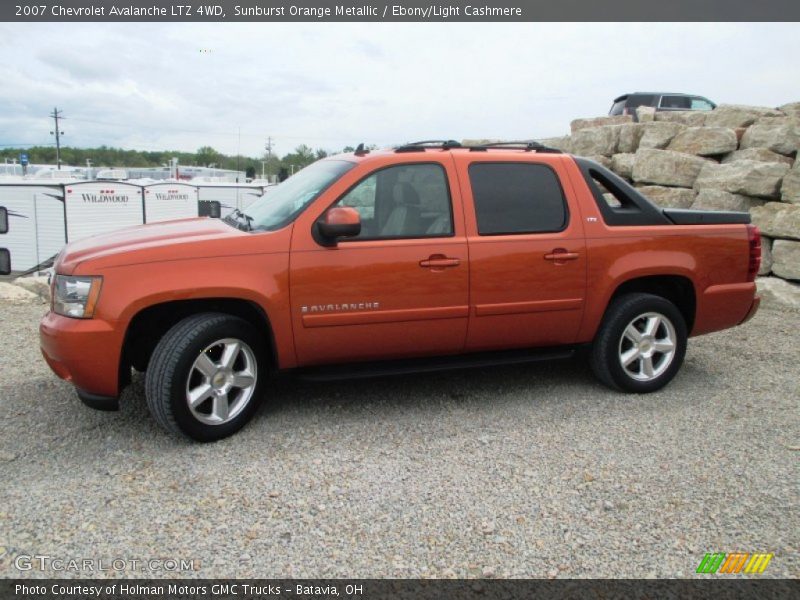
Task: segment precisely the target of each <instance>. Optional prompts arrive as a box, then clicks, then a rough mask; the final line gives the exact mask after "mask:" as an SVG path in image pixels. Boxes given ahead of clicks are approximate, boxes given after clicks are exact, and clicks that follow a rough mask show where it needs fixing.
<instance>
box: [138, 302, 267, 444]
mask: <svg viewBox="0 0 800 600" xmlns="http://www.w3.org/2000/svg"><path fill="white" fill-rule="evenodd" d="M264 356H265V353H264V342H263V339H262V338H261V337H260V336H259V335H258V334H257V333H255V332H254V331H253V327H252V326H251V325H250V324H249V323H248V322H247V321H244V320H243V319H240V318H238V317H233V316H230V315H226V314H221V313H201V314H197V315H193V316H191V317H187V318H186V319H184V320H182V321H180V322H179V323H178V324H177V325H175V326H174V327H172V329H170V330H169V331H168V332H167V333H166V335H164V337H163V338H161V340H160V341H159V342H158V344H157V345H156V348H155V350H154V351H153V356H152V358H151V359H150V364H149V366H148V369H147V374H146V376H145V395H146V397H147V405H148V407H149V409H150V412H151V413H152V414H153V417H154V418H155V419H156V421H157V422H158V423H159V425H161V426H162V427H163V428H164V429H166V430H167V431H171V432H173V433H178V434H183V435H186V436H188V437H190V438H192V439H194V440H197V441H200V442H211V441H214V440H218V439H221V438H224V437H227V436H229V435H232V434H233V433H235V432H237V431H238V430H239V429H241V428H242V427H244V425H245V424H246V423H247V421H249V420H250V418H251V417H252V416H253V414H254V413H255V411H256V409H257V408H258V404H259V401H260V399H261V396H262V393H263V388H264V380H265V379H266V373H267V370H266V362H265V360H264Z"/></svg>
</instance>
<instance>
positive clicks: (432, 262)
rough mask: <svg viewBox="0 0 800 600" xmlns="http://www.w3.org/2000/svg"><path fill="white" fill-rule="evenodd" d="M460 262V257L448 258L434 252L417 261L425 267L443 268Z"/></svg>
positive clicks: (454, 265) (455, 265)
mask: <svg viewBox="0 0 800 600" xmlns="http://www.w3.org/2000/svg"><path fill="white" fill-rule="evenodd" d="M460 264H461V260H460V259H458V258H448V257H447V256H445V255H444V254H434V255H432V256H429V257H428V258H426V259H425V260H421V261H419V266H420V267H424V268H426V269H444V268H446V267H457V266H458V265H460Z"/></svg>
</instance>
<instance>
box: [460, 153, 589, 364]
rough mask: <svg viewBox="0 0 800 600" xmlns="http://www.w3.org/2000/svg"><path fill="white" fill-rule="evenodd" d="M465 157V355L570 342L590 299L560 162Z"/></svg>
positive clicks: (583, 254)
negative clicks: (468, 296)
mask: <svg viewBox="0 0 800 600" xmlns="http://www.w3.org/2000/svg"><path fill="white" fill-rule="evenodd" d="M529 157H530V155H524V154H521V155H520V158H519V159H515V160H505V159H504V161H502V162H498V161H497V160H496V159H494V160H493V159H492V156H491V155H490V154H488V153H487V154H485V155H482V156H478V155H475V154H472V155H467V156H465V157H464V158H463V159H462V161H461V162H459V165H458V174H459V178H460V180H461V181H462V184H463V182H469V186H465V189H464V193H463V201H464V207H465V212H466V214H467V235H468V242H469V252H470V292H471V299H470V303H471V314H470V324H469V336H468V339H467V346H466V348H467V350H468V351H478V350H493V349H500V348H528V347H543V346H556V345H561V344H570V343H573V342H574V341H575V339H576V337H577V334H578V330H579V328H580V324H581V318H582V315H583V310H584V302H585V296H586V265H587V258H586V243H585V241H584V237H583V230H582V227H581V222H580V215H579V214H578V208H577V207H576V206H574V205H573V206H570V205H569V203H568V201H567V196H566V195H565V193H564V190H563V188H562V186H561V184H560V181H568V179H567V178H566V173H565V172H563V168H562V165H561V162H560V161H561V160H563V157H556V156H553V155H547V156H546V157H545V158H543V159H542V161H543V162H541V163H538V162H532V161H531V158H529Z"/></svg>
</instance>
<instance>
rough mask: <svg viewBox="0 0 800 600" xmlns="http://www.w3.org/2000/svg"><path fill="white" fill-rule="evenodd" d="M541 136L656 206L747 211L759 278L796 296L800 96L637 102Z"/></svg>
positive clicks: (799, 274)
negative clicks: (623, 111)
mask: <svg viewBox="0 0 800 600" xmlns="http://www.w3.org/2000/svg"><path fill="white" fill-rule="evenodd" d="M539 141H541V142H543V143H544V144H547V145H549V146H553V147H556V148H558V149H560V150H563V151H565V152H570V153H572V154H575V155H580V156H586V157H588V158H592V159H594V160H596V161H598V162H600V163H602V164H603V165H605V166H606V167H608V168H610V169H611V170H613V171H614V172H615V173H617V174H618V175H620V176H621V177H624V178H625V179H627V180H628V181H630V182H631V183H633V185H635V186H636V187H637V188H640V189H641V191H642V193H644V194H645V195H646V196H647V197H649V198H650V199H651V200H652V201H653V202H655V203H656V204H658V205H660V206H663V207H671V208H696V209H703V210H738V211H749V212H750V214H751V216H752V219H753V223H755V224H756V225H758V226H759V228H760V229H761V234H762V236H763V237H762V244H763V246H762V247H763V255H764V256H763V260H762V264H761V271H760V272H759V275H762V276H767V275H772V276H775V277H780V278H782V279H784V280H787V281H789V282H794V283H790V284H789V287H788V288H784V287H783V284H782V283H777V282H776V285H778V286H780V287H781V289H786V290H787V293H788V294H795V295H796V297H797V298H798V299H800V285H797V282H800V161H798V160H797V154H798V149H800V102H794V103H791V104H786V105H784V106H781V107H779V108H774V109H773V108H764V107H759V106H740V105H733V104H722V105H720V106H719V107H717V108H716V109H715V110H713V111H711V112H699V111H694V112H691V111H686V112H655V111H654V110H653V109H652V108H645V107H641V108H639V109H638V110H637V119H636V121H634V119H633V117H632V116H630V115H626V116H616V117H597V118H593V119H575V120H574V121H572V124H571V134H570V135H568V136H563V137H558V138H549V139H544V140H539ZM762 285H772V284H764V282H762ZM772 287H774V286H772Z"/></svg>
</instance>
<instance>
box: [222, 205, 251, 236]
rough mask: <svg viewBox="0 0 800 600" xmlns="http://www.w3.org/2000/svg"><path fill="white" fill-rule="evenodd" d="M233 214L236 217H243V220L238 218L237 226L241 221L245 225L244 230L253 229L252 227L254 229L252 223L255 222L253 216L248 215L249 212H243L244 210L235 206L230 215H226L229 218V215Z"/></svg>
mask: <svg viewBox="0 0 800 600" xmlns="http://www.w3.org/2000/svg"><path fill="white" fill-rule="evenodd" d="M231 216H233V217H234V218H237V217H240V218H241V220H238V219H237V221H236V223H237V227H238V224H240V223H241V224H243V225H244V230H245V231H252V229H253V225H252V223H253V217H251V216H250V215H247V214H245V213H243V212H242V211H240V210H239V209H238V208H234V209H233V212H232V213H231V214H230V215H228V216H227V217H225V219H228V218H229V217H231Z"/></svg>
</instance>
